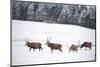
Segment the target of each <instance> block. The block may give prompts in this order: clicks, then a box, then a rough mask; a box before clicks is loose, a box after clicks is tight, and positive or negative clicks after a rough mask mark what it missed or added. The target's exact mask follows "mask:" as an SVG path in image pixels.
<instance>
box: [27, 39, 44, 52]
mask: <svg viewBox="0 0 100 67" xmlns="http://www.w3.org/2000/svg"><path fill="white" fill-rule="evenodd" d="M25 46H28V47H29V48H30V49H29V51H30V50H31V49H33V50H34V51H35V49H39V51H40V50H41V49H42V50H43V48H42V47H41V46H42V44H41V43H40V42H29V41H26V44H25Z"/></svg>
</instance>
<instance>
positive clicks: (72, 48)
mask: <svg viewBox="0 0 100 67" xmlns="http://www.w3.org/2000/svg"><path fill="white" fill-rule="evenodd" d="M70 51H76V52H77V51H78V46H77V45H74V44H72V45H71V46H70V48H69V52H70Z"/></svg>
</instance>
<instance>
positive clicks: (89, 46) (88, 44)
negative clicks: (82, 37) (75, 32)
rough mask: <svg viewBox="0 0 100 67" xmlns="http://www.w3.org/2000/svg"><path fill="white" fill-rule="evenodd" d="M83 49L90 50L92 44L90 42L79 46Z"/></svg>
mask: <svg viewBox="0 0 100 67" xmlns="http://www.w3.org/2000/svg"><path fill="white" fill-rule="evenodd" d="M83 47H85V48H89V49H91V48H92V43H91V42H84V43H83V44H82V45H81V46H80V48H83Z"/></svg>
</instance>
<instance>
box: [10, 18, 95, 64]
mask: <svg viewBox="0 0 100 67" xmlns="http://www.w3.org/2000/svg"><path fill="white" fill-rule="evenodd" d="M47 36H52V39H51V41H50V42H54V43H60V44H62V46H63V47H62V50H63V53H60V52H59V51H57V50H56V51H54V52H53V53H52V54H51V52H50V48H48V47H47V45H45V43H46V39H47ZM25 39H28V40H30V41H34V42H41V43H42V47H43V51H41V52H39V50H38V49H37V50H36V51H35V52H33V50H31V51H30V52H29V48H28V47H26V46H25ZM78 40H79V41H80V42H81V43H83V42H84V41H90V42H92V44H93V45H95V29H89V28H85V27H81V26H76V25H63V24H62V25H61V24H47V23H40V22H33V21H19V20H12V65H26V64H44V63H56V62H74V61H91V60H92V61H93V60H95V46H93V47H92V50H85V49H84V48H83V49H81V50H80V49H79V50H78V52H68V48H69V46H71V44H79V43H78Z"/></svg>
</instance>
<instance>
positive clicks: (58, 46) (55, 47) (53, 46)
mask: <svg viewBox="0 0 100 67" xmlns="http://www.w3.org/2000/svg"><path fill="white" fill-rule="evenodd" d="M46 44H47V46H48V47H49V48H51V51H52V52H53V50H59V51H61V52H62V49H61V48H62V45H61V44H58V43H50V39H47V42H46Z"/></svg>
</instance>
